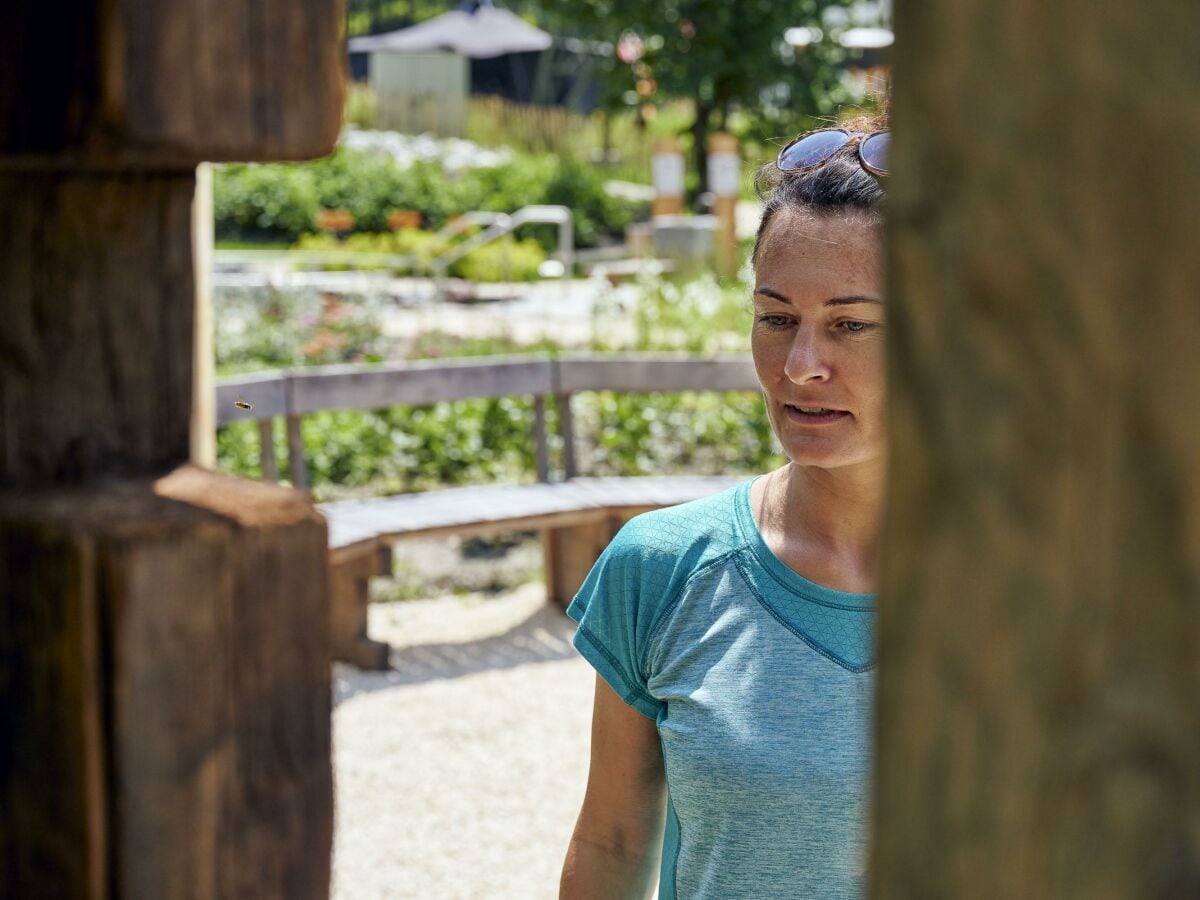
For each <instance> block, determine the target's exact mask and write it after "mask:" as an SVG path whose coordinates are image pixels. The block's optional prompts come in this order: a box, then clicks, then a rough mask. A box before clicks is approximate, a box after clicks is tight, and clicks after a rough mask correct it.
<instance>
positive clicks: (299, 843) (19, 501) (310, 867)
mask: <svg viewBox="0 0 1200 900" xmlns="http://www.w3.org/2000/svg"><path fill="white" fill-rule="evenodd" d="M325 545H326V534H325V527H324V523H323V522H322V520H321V518H320V517H319V516H318V515H317V514H316V512H315V511H314V510H313V508H312V507H311V505H310V504H308V503H307V502H306V501H305V500H304V499H303V497H302V496H301V495H298V494H296V493H295V492H292V491H289V490H286V489H284V488H279V487H274V486H268V485H263V484H259V483H256V482H249V481H240V480H237V479H233V478H230V477H228V476H222V475H217V474H215V473H212V472H208V471H205V470H202V469H198V468H195V467H191V466H185V467H183V468H181V469H178V470H176V471H174V472H172V473H170V474H169V475H167V476H165V477H162V478H158V479H136V480H124V481H120V482H107V483H105V484H103V485H96V486H91V487H87V488H82V489H81V488H73V489H64V488H42V489H31V490H26V491H21V492H0V589H2V590H3V596H4V597H5V603H4V604H3V606H2V607H0V616H2V617H3V618H2V621H3V627H0V710H3V713H2V715H3V720H4V724H5V733H6V738H5V740H6V742H7V749H6V753H5V762H6V764H5V765H4V766H3V767H0V854H2V856H3V859H4V860H5V865H4V866H3V867H0V894H2V895H4V896H11V897H35V898H36V897H96V898H100V897H114V896H118V897H150V896H153V897H165V898H184V897H234V896H246V897H248V896H273V897H306V898H313V900H316V898H318V897H325V896H327V890H328V882H329V849H330V842H331V830H330V827H331V816H332V803H333V793H332V787H333V786H332V777H331V770H330V767H329V752H330V670H329V661H330V636H329V632H328V630H327V629H325V628H313V627H312V623H313V622H324V621H326V620H327V619H328V616H329V610H328V606H327V593H326V590H325V589H324V580H325ZM313 584H316V585H318V586H319V589H317V590H313V589H312V585H313ZM113 885H119V886H120V887H119V890H114V888H113Z"/></svg>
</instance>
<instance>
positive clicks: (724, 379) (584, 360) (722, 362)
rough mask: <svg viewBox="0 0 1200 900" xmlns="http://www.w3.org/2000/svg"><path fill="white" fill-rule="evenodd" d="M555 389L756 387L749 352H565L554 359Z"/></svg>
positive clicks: (682, 389)
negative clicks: (707, 355)
mask: <svg viewBox="0 0 1200 900" xmlns="http://www.w3.org/2000/svg"><path fill="white" fill-rule="evenodd" d="M558 389H559V390H560V391H563V392H564V393H570V392H572V391H599V390H609V391H757V390H758V389H759V383H758V378H757V376H756V375H755V373H754V363H753V362H752V360H751V359H750V356H749V355H748V354H736V355H734V354H727V355H722V356H714V357H711V358H708V359H695V358H693V357H688V356H677V355H661V356H658V355H649V354H645V353H639V354H620V355H611V356H610V355H606V356H604V357H596V356H590V355H589V356H583V355H579V356H575V355H572V356H567V357H562V358H560V360H559V361H558Z"/></svg>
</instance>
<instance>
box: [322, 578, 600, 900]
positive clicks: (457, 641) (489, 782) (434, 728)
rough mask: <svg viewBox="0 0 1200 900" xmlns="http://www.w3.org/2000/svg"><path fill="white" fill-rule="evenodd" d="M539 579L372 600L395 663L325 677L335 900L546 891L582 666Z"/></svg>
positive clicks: (587, 711)
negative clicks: (495, 591) (330, 691)
mask: <svg viewBox="0 0 1200 900" xmlns="http://www.w3.org/2000/svg"><path fill="white" fill-rule="evenodd" d="M574 627H575V625H574V623H573V622H572V621H571V620H570V619H568V618H567V617H566V616H565V615H564V614H563V613H562V612H561V611H560V610H559V609H557V608H556V607H551V606H549V605H547V604H546V602H545V590H544V587H543V585H542V584H541V583H531V584H526V585H523V586H522V587H520V588H518V589H516V590H513V591H509V592H507V593H505V594H501V595H499V596H494V597H485V596H483V595H479V594H476V595H466V596H448V597H441V598H437V599H433V600H415V601H409V602H405V603H389V604H374V605H373V606H372V608H371V611H370V633H371V635H372V636H373V637H375V638H376V639H379V640H384V641H388V642H389V643H390V644H391V645H392V646H393V648H395V649H394V652H393V654H392V666H393V670H392V671H389V672H376V673H367V672H360V671H358V670H357V669H354V668H351V667H349V666H343V665H341V664H338V665H337V666H336V667H335V672H334V686H335V693H334V702H335V710H334V719H333V727H334V765H335V773H336V789H337V803H336V818H335V837H334V844H335V847H334V879H333V880H334V884H333V897H334V898H335V900H376V898H420V900H426V898H429V900H455V898H464V900H465V898H471V900H477V898H496V900H504V898H513V900H517V898H519V900H537V898H555V897H557V896H558V879H559V874H560V872H561V869H562V862H563V855H564V853H565V851H566V846H567V841H568V839H569V837H570V834H571V829H572V828H573V827H574V824H575V817H576V816H577V815H578V812H579V805H580V802H581V801H582V799H583V791H584V786H585V784H586V779H587V766H588V748H589V743H590V728H591V709H592V693H593V690H594V684H595V681H594V679H595V673H594V671H593V670H592V668H591V667H590V666H589V665H588V663H587V662H586V661H584V659H583V658H582V657H580V656H579V654H578V653H577V651H576V650H575V649H574V647H572V646H571V643H570V640H571V635H572V633H573V631H574Z"/></svg>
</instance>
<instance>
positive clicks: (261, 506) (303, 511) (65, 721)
mask: <svg viewBox="0 0 1200 900" xmlns="http://www.w3.org/2000/svg"><path fill="white" fill-rule="evenodd" d="M340 20H341V4H340V2H337V0H289V2H286V3H285V2H282V0H266V2H258V0H255V2H251V0H105V2H98V0H97V2H89V0H78V2H73V3H71V4H70V5H69V8H67V9H65V10H64V9H63V8H61V7H56V6H53V5H46V4H32V3H9V4H2V5H0V209H2V210H3V211H4V228H3V229H0V321H2V322H3V325H2V326H0V598H3V599H2V601H0V730H2V731H3V733H4V735H5V737H4V742H5V744H4V746H5V750H4V752H3V760H4V762H3V765H0V860H3V865H0V896H5V897H22V898H43V897H46V898H49V897H56V898H59V897H61V898H124V897H156V898H168V900H173V898H184V897H187V898H193V897H194V898H218V897H220V898H243V897H244V898H249V897H268V898H285V897H286V898H292V897H297V898H313V900H317V898H324V897H327V896H328V889H329V873H330V858H329V857H330V847H331V841H332V773H331V766H330V670H329V663H330V638H329V630H328V628H326V627H323V626H324V623H325V622H326V621H327V620H328V614H329V613H328V586H327V581H326V565H325V550H326V534H325V525H324V521H323V519H322V518H321V517H320V516H319V515H318V514H317V513H316V511H315V510H314V509H313V508H312V506H311V504H310V503H309V502H308V501H307V499H306V498H305V497H303V495H300V494H298V493H296V492H293V491H289V490H285V489H282V488H279V487H276V486H270V485H263V484H258V483H254V482H244V481H239V480H237V479H233V478H228V477H225V476H220V475H217V474H215V473H213V472H210V471H207V470H204V469H202V468H198V467H194V466H192V465H189V462H188V461H189V459H190V458H192V457H193V455H194V454H195V455H196V456H197V458H200V457H202V455H203V454H202V453H201V452H200V451H197V450H196V449H194V446H193V443H192V441H191V431H192V422H193V397H194V396H199V395H202V394H204V393H206V392H207V393H208V394H211V386H209V387H208V388H207V389H206V388H204V387H203V386H202V385H197V384H196V373H197V369H196V365H195V356H196V353H197V348H198V344H197V342H196V338H197V331H196V319H197V314H198V309H197V285H196V282H195V279H194V272H195V269H196V266H197V263H195V262H194V260H195V259H197V256H196V250H195V246H194V243H193V238H194V233H193V222H192V215H193V212H192V211H193V202H194V200H195V198H196V195H197V183H196V167H197V165H199V164H200V163H202V162H204V161H205V160H223V159H275V158H298V157H303V156H309V155H314V154H323V153H326V152H328V151H329V150H330V149H331V148H332V145H333V142H334V139H335V137H336V135H337V132H338V129H339V126H340V118H341V116H340V113H341V73H342V59H341V47H340V42H339V40H338V29H339V25H340ZM31 86H36V89H33V88H32V87H31ZM199 206H200V204H197V215H202V214H203V213H202V210H200V209H199ZM197 389H199V391H200V394H197ZM314 623H320V625H319V626H318V627H313V624H314Z"/></svg>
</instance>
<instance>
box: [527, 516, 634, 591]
mask: <svg viewBox="0 0 1200 900" xmlns="http://www.w3.org/2000/svg"><path fill="white" fill-rule="evenodd" d="M620 527H621V520H620V519H618V518H616V517H610V518H606V519H602V520H600V521H598V522H588V523H586V524H583V525H572V526H569V527H566V528H543V529H542V561H543V564H544V568H545V572H546V599H547V600H549V601H550V602H551V603H554V604H557V605H558V606H559V607H561V608H562V609H566V608H567V606H568V605H569V604H570V603H571V599H572V598H573V597H574V596H575V592H576V591H578V590H579V588H580V586H581V585H582V584H583V580H584V579H585V578H587V574H588V572H590V571H591V570H592V566H594V565H595V564H596V560H597V559H599V558H600V554H601V553H603V552H604V548H605V547H607V546H608V543H609V541H611V540H612V539H613V536H614V535H616V533H617V531H618V530H619V529H620Z"/></svg>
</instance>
